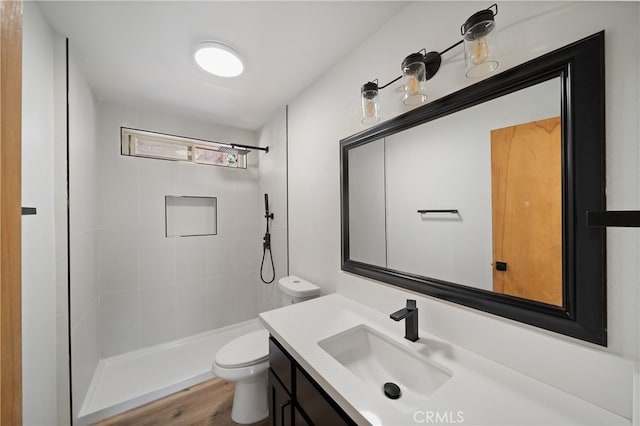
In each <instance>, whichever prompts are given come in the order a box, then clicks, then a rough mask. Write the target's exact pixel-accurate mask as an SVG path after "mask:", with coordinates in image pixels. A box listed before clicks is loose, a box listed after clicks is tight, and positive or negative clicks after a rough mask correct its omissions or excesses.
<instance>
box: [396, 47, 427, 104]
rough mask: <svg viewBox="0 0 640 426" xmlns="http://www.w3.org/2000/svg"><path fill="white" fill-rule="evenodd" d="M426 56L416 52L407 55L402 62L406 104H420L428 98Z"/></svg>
mask: <svg viewBox="0 0 640 426" xmlns="http://www.w3.org/2000/svg"><path fill="white" fill-rule="evenodd" d="M423 58H424V56H423V55H422V54H419V53H416V54H412V55H409V56H407V58H406V59H405V60H404V61H403V62H402V77H403V81H404V97H403V99H402V102H403V103H404V104H405V105H420V104H421V103H423V102H424V101H426V100H427V72H426V67H425V65H424V62H423Z"/></svg>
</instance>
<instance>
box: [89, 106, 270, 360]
mask: <svg viewBox="0 0 640 426" xmlns="http://www.w3.org/2000/svg"><path fill="white" fill-rule="evenodd" d="M97 124H98V126H97V138H98V145H99V146H98V147H97V152H98V159H97V174H98V179H97V180H98V182H97V185H98V187H99V190H98V191H97V194H96V197H97V206H98V209H97V210H98V212H99V213H97V214H96V215H97V217H98V220H97V222H96V223H97V226H98V227H99V237H100V238H99V247H98V248H99V250H98V258H99V280H100V291H101V295H102V300H101V309H100V327H101V329H102V330H101V334H102V338H101V344H102V347H101V348H102V355H103V356H113V355H117V354H119V353H122V352H126V351H130V350H133V349H136V348H144V347H145V346H149V345H154V344H159V343H163V342H166V341H170V340H173V339H175V338H177V337H185V336H188V335H190V334H195V333H200V332H203V331H207V330H210V329H213V328H218V327H223V326H227V325H230V324H233V323H235V322H238V321H240V320H241V319H242V320H244V319H248V318H255V317H256V316H257V313H258V310H257V292H256V291H255V286H256V279H257V277H256V273H257V270H258V267H259V262H260V255H261V254H262V251H261V248H262V232H264V230H263V229H261V226H262V224H263V223H264V222H263V221H262V219H261V214H264V213H260V212H262V210H263V208H264V205H263V203H264V199H263V198H261V197H260V196H259V194H258V180H257V176H258V160H257V159H258V156H259V155H260V153H259V152H253V153H251V154H249V156H250V161H249V167H248V169H247V170H237V169H229V168H224V167H212V166H205V165H197V164H186V163H180V162H172V161H161V160H154V159H146V158H133V157H127V156H122V155H121V154H120V127H121V126H125V127H131V128H137V129H144V130H149V131H157V132H165V133H169V134H174V135H181V136H187V137H195V138H200V139H204V140H216V141H221V142H225V141H233V142H236V143H240V144H246V145H257V144H258V141H257V134H256V133H255V132H253V131H248V130H242V129H235V128H231V127H228V126H223V125H217V124H212V123H205V122H200V121H196V120H193V119H188V118H183V117H179V116H176V115H171V114H166V113H162V112H157V111H152V110H146V109H144V110H143V109H140V108H135V107H130V106H126V105H119V104H114V103H110V102H100V103H99V105H98V123H97ZM94 173H95V171H94ZM166 195H176V196H180V195H182V196H189V195H191V196H208V197H216V199H217V235H212V236H198V237H185V238H166V237H165V205H164V202H165V200H164V197H165V196H166ZM259 226H260V229H258V228H259ZM249 277H252V278H251V279H252V280H253V288H254V291H253V293H254V294H253V295H252V294H250V290H249V288H250V287H251V286H250V285H249V284H248V282H249V279H250V278H249ZM242 283H244V284H242ZM239 285H243V286H242V287H238V286H239ZM238 297H242V298H243V299H244V301H245V302H246V303H244V304H243V305H242V309H241V311H239V309H238V308H239V305H237V304H236V301H235V300H236V299H237V298H238Z"/></svg>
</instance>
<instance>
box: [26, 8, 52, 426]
mask: <svg viewBox="0 0 640 426" xmlns="http://www.w3.org/2000/svg"><path fill="white" fill-rule="evenodd" d="M23 6H24V9H23V11H24V15H23V46H22V49H23V55H22V67H23V73H22V88H23V89H22V205H23V206H28V207H36V209H37V214H36V215H35V216H23V218H22V336H23V338H22V367H23V369H22V372H23V389H22V390H23V400H22V403H23V415H24V418H23V420H24V424H25V425H54V424H56V423H57V414H56V410H57V408H56V402H57V401H56V282H55V247H54V232H53V231H54V203H53V182H52V179H51V178H52V176H53V146H54V144H53V142H54V141H53V132H54V121H53V120H54V103H53V102H54V101H53V96H54V77H53V68H54V56H53V51H54V50H53V33H52V31H51V29H50V27H49V25H48V24H47V23H46V21H45V20H44V18H43V16H42V14H41V13H40V10H39V9H38V6H37V4H36V3H32V2H26V3H24V5H23Z"/></svg>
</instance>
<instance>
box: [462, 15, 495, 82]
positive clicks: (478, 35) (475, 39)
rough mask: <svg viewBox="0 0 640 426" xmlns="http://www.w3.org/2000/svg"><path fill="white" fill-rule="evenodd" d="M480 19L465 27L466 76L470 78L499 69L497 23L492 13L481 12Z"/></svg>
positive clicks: (468, 23)
mask: <svg viewBox="0 0 640 426" xmlns="http://www.w3.org/2000/svg"><path fill="white" fill-rule="evenodd" d="M477 15H480V16H479V19H477V20H475V21H473V22H470V21H471V19H472V18H473V17H472V18H469V21H467V23H465V25H464V34H463V35H464V53H465V54H464V59H465V74H466V76H467V77H469V78H477V77H482V76H484V75H487V74H489V73H490V72H492V71H493V70H495V69H496V68H497V67H498V61H497V59H496V50H497V48H496V44H497V33H496V31H494V30H495V27H496V23H495V21H494V18H493V16H494V15H493V14H492V13H491V11H489V10H486V11H481V12H478V13H477V14H476V15H474V16H477Z"/></svg>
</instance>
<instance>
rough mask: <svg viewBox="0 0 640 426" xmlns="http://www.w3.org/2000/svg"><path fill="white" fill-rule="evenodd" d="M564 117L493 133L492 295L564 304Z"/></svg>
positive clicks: (533, 122) (507, 128) (520, 125)
mask: <svg viewBox="0 0 640 426" xmlns="http://www.w3.org/2000/svg"><path fill="white" fill-rule="evenodd" d="M561 129H562V126H561V120H560V117H553V118H549V119H546V120H539V121H532V122H529V123H523V124H518V125H515V126H509V127H505V128H501V129H495V130H492V131H491V204H492V216H493V291H496V292H499V293H504V294H508V295H511V296H516V297H522V298H525V299H529V300H535V301H538V302H542V303H549V304H551V305H558V306H562V304H563V298H562V293H563V292H562V191H561V188H562V173H561V170H562V161H561V158H562V152H561V143H562V132H561Z"/></svg>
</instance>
